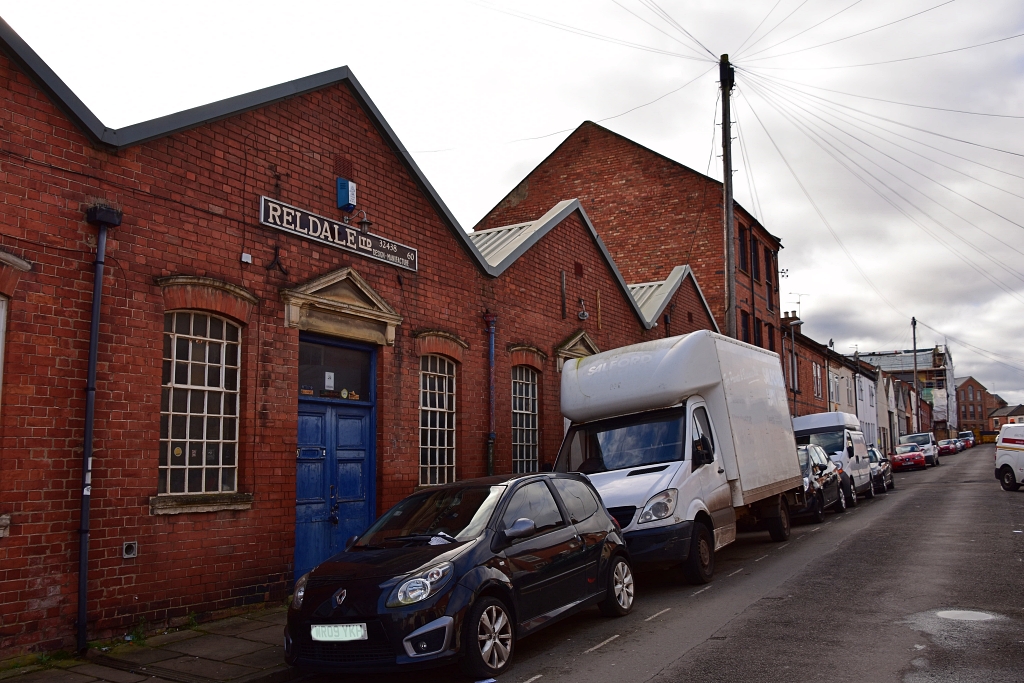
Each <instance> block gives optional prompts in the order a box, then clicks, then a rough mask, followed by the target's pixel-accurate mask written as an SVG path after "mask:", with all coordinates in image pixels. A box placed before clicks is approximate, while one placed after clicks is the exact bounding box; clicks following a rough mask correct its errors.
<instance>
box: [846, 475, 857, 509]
mask: <svg viewBox="0 0 1024 683" xmlns="http://www.w3.org/2000/svg"><path fill="white" fill-rule="evenodd" d="M846 507H848V508H855V507H857V486H856V485H855V484H854V483H853V479H850V481H849V482H847V484H846Z"/></svg>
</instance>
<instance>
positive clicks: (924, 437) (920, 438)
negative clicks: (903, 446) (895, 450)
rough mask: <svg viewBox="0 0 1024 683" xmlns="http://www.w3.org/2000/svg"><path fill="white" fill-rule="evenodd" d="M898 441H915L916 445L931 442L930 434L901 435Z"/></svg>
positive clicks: (925, 444) (924, 444)
mask: <svg viewBox="0 0 1024 683" xmlns="http://www.w3.org/2000/svg"><path fill="white" fill-rule="evenodd" d="M900 441H901V442H902V443H916V444H917V445H918V446H927V445H928V444H930V443H931V442H932V435H931V434H910V435H908V436H901V437H900Z"/></svg>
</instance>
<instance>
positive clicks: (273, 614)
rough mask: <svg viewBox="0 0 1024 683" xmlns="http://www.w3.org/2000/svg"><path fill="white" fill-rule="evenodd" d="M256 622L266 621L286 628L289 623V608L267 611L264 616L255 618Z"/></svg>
mask: <svg viewBox="0 0 1024 683" xmlns="http://www.w3.org/2000/svg"><path fill="white" fill-rule="evenodd" d="M253 619H254V620H256V621H266V622H268V623H271V624H280V625H281V626H284V625H285V624H286V623H288V608H287V607H278V608H277V609H276V610H273V611H271V610H266V611H265V612H264V613H263V614H261V615H259V616H258V617H253Z"/></svg>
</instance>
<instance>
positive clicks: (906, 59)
mask: <svg viewBox="0 0 1024 683" xmlns="http://www.w3.org/2000/svg"><path fill="white" fill-rule="evenodd" d="M950 2H953V0H950ZM1021 36H1024V33H1017V34H1014V35H1012V36H1007V37H1005V38H998V39H996V40H990V41H987V42H984V43H978V44H976V45H967V46H965V47H958V48H954V49H952V50H943V51H941V52H930V53H928V54H926V55H917V56H915V57H901V58H900V59H888V60H886V61H884V62H867V63H864V64H842V65H840V66H792V67H787V66H757V67H752V66H748V67H747V68H750V69H754V68H757V69H772V70H773V71H779V70H789V71H825V70H831V69H853V68H856V67H861V66H878V65H880V64H896V63H898V62H910V61H913V60H915V59H925V58H926V57H937V56H938V55H948V54H951V53H953V52H963V51H964V50H973V49H974V48H976V47H985V46H986V45H994V44H996V43H1002V42H1005V41H1007V40H1013V39H1014V38H1020V37H1021ZM789 54H792V53H789ZM779 56H780V57H781V56H782V55H779ZM764 59H768V58H767V57H765V58H764Z"/></svg>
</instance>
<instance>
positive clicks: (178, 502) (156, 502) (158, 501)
mask: <svg viewBox="0 0 1024 683" xmlns="http://www.w3.org/2000/svg"><path fill="white" fill-rule="evenodd" d="M250 508H252V494H251V493H191V494H186V495H162V496H151V497H150V499H149V514H151V515H181V514H185V513H189V512H220V511H221V510H249V509H250Z"/></svg>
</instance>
